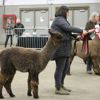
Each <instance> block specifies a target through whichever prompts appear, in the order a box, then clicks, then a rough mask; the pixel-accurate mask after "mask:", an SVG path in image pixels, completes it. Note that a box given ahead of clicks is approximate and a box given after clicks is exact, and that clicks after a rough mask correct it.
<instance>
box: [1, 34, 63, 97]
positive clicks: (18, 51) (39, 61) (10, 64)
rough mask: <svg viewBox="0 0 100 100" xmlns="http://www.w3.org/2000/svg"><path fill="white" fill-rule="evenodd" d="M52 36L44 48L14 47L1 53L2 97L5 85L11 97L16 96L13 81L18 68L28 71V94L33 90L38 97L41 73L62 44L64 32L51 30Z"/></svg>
mask: <svg viewBox="0 0 100 100" xmlns="http://www.w3.org/2000/svg"><path fill="white" fill-rule="evenodd" d="M50 35H51V37H50V38H49V39H48V42H47V43H46V45H45V46H44V47H43V49H42V50H34V49H30V48H22V47H14V48H8V49H5V50H3V51H2V52H1V53H0V67H1V72H0V98H3V95H2V88H3V86H4V87H5V89H6V90H7V92H8V94H9V95H10V96H11V97H14V96H15V95H14V94H13V92H12V90H11V83H12V80H13V78H14V75H15V72H16V70H19V71H21V72H28V73H29V78H28V95H31V88H32V90H33V96H34V98H38V97H39V96H38V84H39V78H38V75H39V73H40V72H41V71H42V70H44V69H45V67H46V65H47V64H48V62H49V60H50V58H51V57H52V55H53V53H54V52H55V50H56V48H57V47H58V46H59V45H60V41H61V40H62V34H61V33H59V32H50Z"/></svg>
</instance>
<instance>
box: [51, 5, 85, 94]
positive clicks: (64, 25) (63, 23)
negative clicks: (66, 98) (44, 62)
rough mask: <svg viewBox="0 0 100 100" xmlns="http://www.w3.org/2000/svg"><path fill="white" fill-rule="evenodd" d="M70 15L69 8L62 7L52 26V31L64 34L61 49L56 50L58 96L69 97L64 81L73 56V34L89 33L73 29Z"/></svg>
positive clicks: (57, 12)
mask: <svg viewBox="0 0 100 100" xmlns="http://www.w3.org/2000/svg"><path fill="white" fill-rule="evenodd" d="M68 13H69V8H68V7H67V6H61V7H59V9H58V10H57V11H56V13H55V19H54V20H53V23H52V25H51V29H52V30H56V31H58V32H60V33H62V34H63V39H62V43H61V45H60V47H59V48H58V49H57V50H56V52H55V54H54V56H53V60H55V63H56V70H55V74H54V77H55V87H56V91H55V93H56V94H60V95H68V94H69V92H70V91H71V90H70V89H67V88H66V87H64V79H65V76H66V72H67V67H68V66H66V65H65V64H67V65H68V59H69V56H70V54H71V47H72V32H74V33H77V34H78V35H79V34H82V35H86V34H87V31H86V30H83V29H80V28H76V27H72V26H71V25H70V23H69V22H68V20H67V16H68Z"/></svg>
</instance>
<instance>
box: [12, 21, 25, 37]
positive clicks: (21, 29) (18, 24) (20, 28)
mask: <svg viewBox="0 0 100 100" xmlns="http://www.w3.org/2000/svg"><path fill="white" fill-rule="evenodd" d="M14 29H15V34H16V35H17V36H21V35H22V34H23V32H24V31H25V29H24V25H23V24H22V23H21V22H20V19H17V21H16V24H15V26H14Z"/></svg>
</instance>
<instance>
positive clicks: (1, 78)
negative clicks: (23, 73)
mask: <svg viewBox="0 0 100 100" xmlns="http://www.w3.org/2000/svg"><path fill="white" fill-rule="evenodd" d="M7 79H8V78H7V77H6V76H5V75H3V74H1V73H0V98H4V97H3V95H2V88H3V86H4V84H5V82H6V80H7Z"/></svg>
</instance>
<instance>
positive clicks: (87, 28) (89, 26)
mask: <svg viewBox="0 0 100 100" xmlns="http://www.w3.org/2000/svg"><path fill="white" fill-rule="evenodd" d="M95 24H96V23H94V22H92V21H88V22H87V23H86V26H85V29H86V30H90V29H93V28H95ZM87 36H88V40H91V34H88V35H87Z"/></svg>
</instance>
